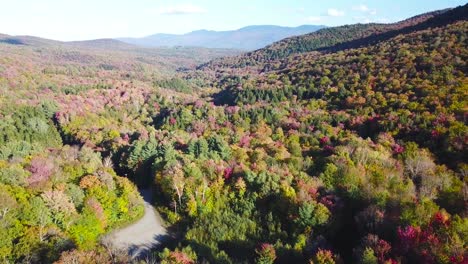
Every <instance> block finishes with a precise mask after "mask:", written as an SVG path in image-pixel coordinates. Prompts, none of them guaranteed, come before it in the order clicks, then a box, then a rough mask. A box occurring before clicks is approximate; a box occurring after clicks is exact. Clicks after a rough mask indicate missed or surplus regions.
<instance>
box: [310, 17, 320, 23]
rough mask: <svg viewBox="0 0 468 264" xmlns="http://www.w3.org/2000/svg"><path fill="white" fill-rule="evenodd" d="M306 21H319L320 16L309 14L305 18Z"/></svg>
mask: <svg viewBox="0 0 468 264" xmlns="http://www.w3.org/2000/svg"><path fill="white" fill-rule="evenodd" d="M306 21H307V22H310V23H315V22H320V21H322V17H319V16H310V17H307V18H306Z"/></svg>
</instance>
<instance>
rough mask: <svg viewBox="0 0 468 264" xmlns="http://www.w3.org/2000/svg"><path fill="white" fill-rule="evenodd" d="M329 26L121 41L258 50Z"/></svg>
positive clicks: (202, 32) (257, 28) (199, 32)
mask: <svg viewBox="0 0 468 264" xmlns="http://www.w3.org/2000/svg"><path fill="white" fill-rule="evenodd" d="M324 27H325V26H317V25H303V26H299V27H281V26H269V25H265V26H248V27H244V28H241V29H238V30H231V31H210V30H197V31H193V32H190V33H187V34H183V35H175V34H155V35H151V36H147V37H143V38H120V39H119V40H121V41H123V42H126V43H130V44H135V45H140V46H148V47H158V46H198V47H205V48H229V49H243V50H255V49H259V48H263V47H265V46H267V45H269V44H271V43H273V42H276V41H278V40H281V39H284V38H288V37H292V36H298V35H303V34H308V33H311V32H315V31H317V30H319V29H322V28H324Z"/></svg>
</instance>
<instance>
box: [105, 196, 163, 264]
mask: <svg viewBox="0 0 468 264" xmlns="http://www.w3.org/2000/svg"><path fill="white" fill-rule="evenodd" d="M140 193H141V194H142V196H143V198H144V200H145V214H144V216H143V218H141V219H140V220H138V222H136V223H134V224H132V225H130V226H127V227H125V228H122V229H119V230H116V231H114V232H112V233H111V234H109V239H110V241H112V244H113V245H114V247H116V248H117V249H122V250H128V252H129V253H130V255H131V256H132V257H133V258H136V257H142V256H144V255H145V253H147V252H148V251H149V250H150V249H152V248H155V247H157V246H158V245H160V244H161V243H162V242H163V240H164V239H166V238H167V230H166V228H165V227H164V225H163V221H162V219H161V217H160V216H159V214H158V212H156V211H155V210H154V208H153V206H152V205H151V191H150V190H140Z"/></svg>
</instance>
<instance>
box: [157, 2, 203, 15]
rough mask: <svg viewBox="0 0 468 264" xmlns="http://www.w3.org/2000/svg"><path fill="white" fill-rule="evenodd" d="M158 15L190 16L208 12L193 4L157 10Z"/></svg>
mask: <svg viewBox="0 0 468 264" xmlns="http://www.w3.org/2000/svg"><path fill="white" fill-rule="evenodd" d="M156 13H158V14H160V15H190V14H201V13H206V10H205V9H204V8H202V7H199V6H195V5H192V4H180V5H174V6H166V7H162V8H159V9H156Z"/></svg>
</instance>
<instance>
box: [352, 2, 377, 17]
mask: <svg viewBox="0 0 468 264" xmlns="http://www.w3.org/2000/svg"><path fill="white" fill-rule="evenodd" d="M353 10H354V11H359V12H363V13H368V14H370V15H373V16H374V15H376V14H377V10H376V9H370V8H369V7H368V6H366V5H363V4H361V5H357V6H353Z"/></svg>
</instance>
